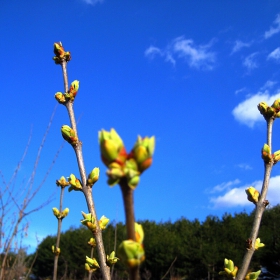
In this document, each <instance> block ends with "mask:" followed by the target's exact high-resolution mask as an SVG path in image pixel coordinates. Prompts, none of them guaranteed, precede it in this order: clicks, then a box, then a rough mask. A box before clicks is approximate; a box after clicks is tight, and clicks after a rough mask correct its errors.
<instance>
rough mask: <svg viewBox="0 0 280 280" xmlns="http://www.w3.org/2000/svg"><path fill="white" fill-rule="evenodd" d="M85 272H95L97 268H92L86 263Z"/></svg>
mask: <svg viewBox="0 0 280 280" xmlns="http://www.w3.org/2000/svg"><path fill="white" fill-rule="evenodd" d="M85 270H86V271H88V272H95V271H96V270H97V268H91V267H90V266H89V264H88V263H85Z"/></svg>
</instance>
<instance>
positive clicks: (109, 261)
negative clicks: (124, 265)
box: [107, 251, 119, 266]
mask: <svg viewBox="0 0 280 280" xmlns="http://www.w3.org/2000/svg"><path fill="white" fill-rule="evenodd" d="M115 255H116V254H115V251H113V252H112V253H111V254H110V256H108V255H107V264H108V265H109V266H111V265H113V264H115V263H116V262H117V261H118V260H119V258H117V257H116V256H115Z"/></svg>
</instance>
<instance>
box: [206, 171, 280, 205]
mask: <svg viewBox="0 0 280 280" xmlns="http://www.w3.org/2000/svg"><path fill="white" fill-rule="evenodd" d="M223 184H227V183H223ZM279 185H280V176H275V177H272V178H271V179H270V184H269V190H268V196H267V199H268V201H269V203H270V205H272V206H274V205H276V204H278V203H279V199H278V198H279V196H280V188H279ZM250 186H253V187H254V188H255V189H257V190H258V191H261V188H262V181H255V182H252V183H251V184H246V185H243V186H240V187H238V188H231V189H228V190H227V191H226V193H225V194H223V195H220V196H217V197H211V198H210V203H211V205H212V206H213V207H214V208H229V207H235V206H245V205H250V204H251V203H252V202H249V201H248V200H247V195H246V193H245V189H246V188H248V187H250ZM214 188H215V187H214Z"/></svg>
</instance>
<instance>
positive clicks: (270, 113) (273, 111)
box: [264, 106, 277, 118]
mask: <svg viewBox="0 0 280 280" xmlns="http://www.w3.org/2000/svg"><path fill="white" fill-rule="evenodd" d="M276 113H277V110H276V109H274V108H273V107H270V106H268V107H267V110H266V114H265V115H264V116H265V117H268V118H270V117H272V116H274V115H275V114H276Z"/></svg>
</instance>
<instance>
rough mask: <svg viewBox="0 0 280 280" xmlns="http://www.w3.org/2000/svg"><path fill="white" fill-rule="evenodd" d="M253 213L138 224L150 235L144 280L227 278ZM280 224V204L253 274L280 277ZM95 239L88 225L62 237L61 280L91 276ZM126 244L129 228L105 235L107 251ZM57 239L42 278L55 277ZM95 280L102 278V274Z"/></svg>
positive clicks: (122, 272) (266, 220) (38, 265)
mask: <svg viewBox="0 0 280 280" xmlns="http://www.w3.org/2000/svg"><path fill="white" fill-rule="evenodd" d="M253 213H254V212H252V213H251V214H248V213H245V212H242V213H238V214H235V215H231V214H227V213H226V214H224V215H223V217H222V218H218V217H216V216H208V217H207V218H206V219H205V221H204V222H200V221H198V220H193V221H189V220H188V219H186V218H181V219H179V220H177V221H175V222H173V223H172V222H160V223H156V222H154V221H148V220H145V221H138V222H139V223H141V224H142V225H143V228H144V231H145V239H144V246H145V252H146V260H145V262H144V263H143V264H142V265H141V269H140V273H141V279H151V280H153V279H171V278H172V279H223V277H222V276H219V274H218V273H219V271H221V270H223V262H224V259H225V258H228V259H232V260H233V261H234V263H235V264H236V265H237V266H238V265H240V264H241V262H242V258H243V255H244V251H245V250H246V240H247V238H248V236H249V234H250V230H251V226H252V221H253ZM279 224H280V205H277V206H275V207H272V208H268V209H267V210H266V211H265V213H264V216H263V220H262V226H261V228H260V233H259V237H260V238H261V240H262V242H264V243H265V247H264V248H261V249H259V250H258V251H257V252H256V253H255V254H254V257H253V260H252V263H251V269H252V270H254V269H255V270H258V269H260V265H262V266H266V267H268V268H269V269H271V270H273V271H274V272H275V273H279V272H280V270H279V271H278V261H279V259H280V242H279V241H280V231H279ZM90 237H92V235H91V232H90V231H89V230H88V229H87V228H85V227H83V226H81V227H79V228H71V229H69V230H67V231H66V232H64V233H63V234H62V236H61V246H60V248H61V254H60V257H59V271H58V276H59V278H58V279H60V278H61V277H63V276H64V277H65V278H63V279H83V278H84V277H85V276H86V272H85V269H84V263H85V256H86V255H88V256H89V255H90V250H91V249H90V246H89V245H88V244H87V242H88V241H89V239H90ZM124 239H126V231H125V226H124V224H122V223H118V224H115V225H112V224H110V225H109V226H108V227H107V229H106V230H105V231H104V232H103V240H104V244H105V250H106V252H111V251H113V250H115V249H116V248H117V247H118V245H119V244H120V243H121V241H123V240H124ZM55 240H56V237H55V236H48V237H46V238H45V239H44V240H43V241H42V242H41V243H40V245H39V246H38V248H37V251H36V253H37V258H36V262H35V264H34V267H33V272H34V275H36V276H38V277H40V278H39V279H47V278H48V277H51V275H52V273H53V258H54V256H53V253H52V250H51V247H52V245H54V244H55ZM115 240H116V242H115ZM34 254H35V253H34ZM95 255H96V257H98V256H97V254H95ZM33 256H34V255H33ZM33 256H32V255H31V256H29V258H31V259H32V257H33ZM113 273H114V277H113V279H128V271H127V270H126V268H125V267H124V266H122V264H121V262H118V263H117V264H116V265H115V267H114V269H113ZM94 279H100V274H99V273H98V272H97V273H95V276H94Z"/></svg>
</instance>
